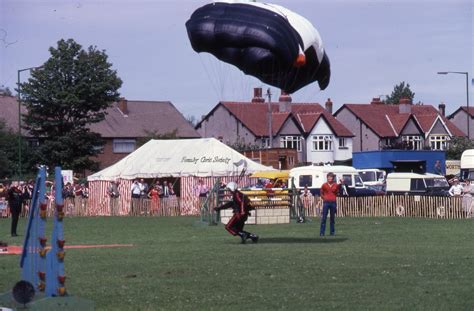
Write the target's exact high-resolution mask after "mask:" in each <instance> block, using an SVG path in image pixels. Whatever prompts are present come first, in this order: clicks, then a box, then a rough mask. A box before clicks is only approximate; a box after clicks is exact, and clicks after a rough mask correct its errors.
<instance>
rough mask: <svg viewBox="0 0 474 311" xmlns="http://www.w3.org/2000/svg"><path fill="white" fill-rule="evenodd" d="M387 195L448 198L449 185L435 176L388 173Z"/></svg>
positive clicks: (428, 174)
mask: <svg viewBox="0 0 474 311" xmlns="http://www.w3.org/2000/svg"><path fill="white" fill-rule="evenodd" d="M386 191H387V194H411V195H434V196H449V193H448V191H449V184H448V182H447V180H446V178H445V177H444V176H441V175H436V174H430V173H426V174H417V173H390V174H388V175H387V186H386Z"/></svg>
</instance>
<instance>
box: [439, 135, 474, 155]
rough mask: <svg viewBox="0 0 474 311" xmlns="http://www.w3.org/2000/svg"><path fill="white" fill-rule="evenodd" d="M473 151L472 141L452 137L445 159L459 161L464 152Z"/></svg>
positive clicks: (465, 138)
mask: <svg viewBox="0 0 474 311" xmlns="http://www.w3.org/2000/svg"><path fill="white" fill-rule="evenodd" d="M467 149H474V140H472V139H469V138H467V137H464V136H462V137H453V139H451V141H450V142H449V146H448V149H447V150H446V159H448V160H460V159H461V155H462V153H463V152H464V150H467Z"/></svg>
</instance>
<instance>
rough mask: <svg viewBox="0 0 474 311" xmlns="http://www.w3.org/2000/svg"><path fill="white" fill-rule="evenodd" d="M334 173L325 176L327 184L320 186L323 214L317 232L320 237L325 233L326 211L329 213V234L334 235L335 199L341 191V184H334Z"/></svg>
mask: <svg viewBox="0 0 474 311" xmlns="http://www.w3.org/2000/svg"><path fill="white" fill-rule="evenodd" d="M334 179H335V175H334V173H328V174H327V182H325V183H324V184H323V185H322V186H321V192H320V195H321V198H322V199H323V214H322V217H321V229H320V232H319V235H320V236H324V234H325V233H326V220H327V218H328V211H329V212H330V220H329V224H330V230H329V232H330V234H331V235H335V234H336V231H335V229H334V223H335V221H334V219H335V217H336V208H337V207H336V197H337V195H338V193H339V191H340V190H341V184H338V183H336V182H335V180H334Z"/></svg>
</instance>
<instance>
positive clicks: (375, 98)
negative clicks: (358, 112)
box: [370, 97, 383, 105]
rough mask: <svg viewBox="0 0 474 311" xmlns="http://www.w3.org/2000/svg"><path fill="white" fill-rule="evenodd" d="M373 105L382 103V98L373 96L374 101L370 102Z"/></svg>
mask: <svg viewBox="0 0 474 311" xmlns="http://www.w3.org/2000/svg"><path fill="white" fill-rule="evenodd" d="M370 104H371V105H382V104H383V101H381V100H380V97H374V98H372V101H371V102H370Z"/></svg>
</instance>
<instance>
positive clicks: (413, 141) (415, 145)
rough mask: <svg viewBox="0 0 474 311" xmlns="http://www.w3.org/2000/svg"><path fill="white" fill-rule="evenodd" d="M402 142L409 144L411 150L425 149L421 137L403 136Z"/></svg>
mask: <svg viewBox="0 0 474 311" xmlns="http://www.w3.org/2000/svg"><path fill="white" fill-rule="evenodd" d="M402 141H403V142H405V143H407V144H408V146H409V149H410V150H421V149H423V138H422V137H421V136H419V135H412V136H409V135H408V136H402Z"/></svg>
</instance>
